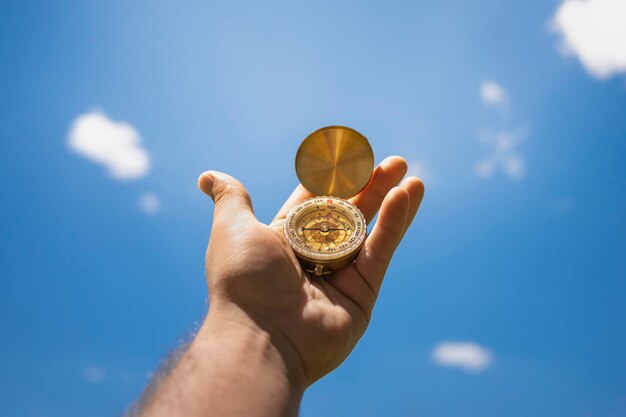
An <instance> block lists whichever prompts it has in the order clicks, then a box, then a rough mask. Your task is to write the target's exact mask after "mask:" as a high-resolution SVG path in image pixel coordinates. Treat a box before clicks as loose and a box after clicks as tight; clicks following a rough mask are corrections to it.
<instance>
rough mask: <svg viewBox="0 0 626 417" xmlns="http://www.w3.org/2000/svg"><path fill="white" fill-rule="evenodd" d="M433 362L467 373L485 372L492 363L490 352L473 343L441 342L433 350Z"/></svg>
mask: <svg viewBox="0 0 626 417" xmlns="http://www.w3.org/2000/svg"><path fill="white" fill-rule="evenodd" d="M431 356H432V359H433V361H435V362H436V363H438V364H439V365H442V366H450V367H455V368H461V369H463V370H465V371H467V372H480V371H483V370H485V369H486V368H487V367H488V366H489V365H491V362H492V356H491V352H490V351H489V350H488V349H486V348H485V347H483V346H481V345H479V344H477V343H474V342H441V343H439V344H438V345H437V346H435V348H434V349H433V352H432V354H431Z"/></svg>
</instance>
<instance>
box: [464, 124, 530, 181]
mask: <svg viewBox="0 0 626 417" xmlns="http://www.w3.org/2000/svg"><path fill="white" fill-rule="evenodd" d="M525 137H526V133H525V132H524V131H523V130H517V131H506V130H505V131H496V132H494V131H490V130H483V131H481V132H480V133H479V135H478V141H479V142H481V143H483V144H485V145H486V146H488V147H489V148H490V149H489V152H488V153H487V155H486V156H485V157H484V158H483V159H481V160H480V161H478V162H477V163H476V164H474V167H473V171H474V175H476V176H477V177H479V178H490V177H493V176H494V175H495V174H496V173H497V172H501V173H502V174H504V175H506V176H507V177H509V178H512V179H515V180H521V179H522V178H524V175H525V174H526V165H525V161H524V157H523V156H522V154H521V152H520V151H519V146H520V144H521V143H522V142H523V141H524V139H525Z"/></svg>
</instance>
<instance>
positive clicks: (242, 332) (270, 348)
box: [194, 306, 307, 396]
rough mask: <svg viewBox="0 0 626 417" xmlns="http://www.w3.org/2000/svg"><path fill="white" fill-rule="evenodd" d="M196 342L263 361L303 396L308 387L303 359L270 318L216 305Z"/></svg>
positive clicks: (210, 311)
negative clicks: (252, 315)
mask: <svg viewBox="0 0 626 417" xmlns="http://www.w3.org/2000/svg"><path fill="white" fill-rule="evenodd" d="M194 343H202V344H205V343H206V344H209V345H212V346H213V348H214V349H215V348H217V349H229V350H234V351H235V352H238V355H243V356H245V357H247V358H248V359H249V360H254V361H256V362H260V363H262V364H263V366H265V367H268V368H271V370H273V371H275V372H272V373H277V374H279V375H281V376H282V377H283V378H284V379H286V380H287V381H288V382H289V385H290V387H291V389H292V391H293V392H294V393H295V394H297V395H299V396H302V393H303V392H304V390H305V389H306V387H307V383H306V381H307V379H306V374H305V370H304V366H303V362H302V359H301V358H300V355H299V354H298V352H297V351H296V350H295V348H294V346H293V345H292V344H291V342H290V341H289V340H287V338H286V337H285V336H284V335H283V334H282V333H281V332H280V331H279V329H278V328H276V327H275V326H273V325H271V324H269V323H268V322H267V321H266V320H263V319H260V318H252V317H251V316H250V315H249V314H247V313H246V312H244V311H242V310H241V309H239V308H238V307H234V306H219V307H216V306H212V307H211V308H210V309H209V314H208V315H207V317H206V318H205V320H204V322H203V324H202V326H201V328H200V331H199V332H198V335H197V336H196V339H195V341H194ZM238 355H237V356H238Z"/></svg>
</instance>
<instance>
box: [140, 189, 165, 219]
mask: <svg viewBox="0 0 626 417" xmlns="http://www.w3.org/2000/svg"><path fill="white" fill-rule="evenodd" d="M139 208H140V209H141V210H142V211H143V212H144V213H148V214H155V213H157V212H158V211H159V210H160V209H161V201H160V200H159V198H158V197H157V196H156V195H154V194H152V193H144V194H142V195H141V196H140V197H139Z"/></svg>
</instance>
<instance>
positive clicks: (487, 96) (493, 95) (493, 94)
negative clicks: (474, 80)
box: [480, 80, 506, 106]
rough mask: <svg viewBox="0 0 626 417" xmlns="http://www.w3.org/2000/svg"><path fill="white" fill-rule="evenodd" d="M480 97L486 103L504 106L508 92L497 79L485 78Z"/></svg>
mask: <svg viewBox="0 0 626 417" xmlns="http://www.w3.org/2000/svg"><path fill="white" fill-rule="evenodd" d="M480 98H481V99H482V101H483V103H485V104H488V105H495V106H502V105H504V104H505V102H506V92H505V91H504V88H502V86H501V85H500V84H498V83H496V82H495V81H493V80H485V81H483V82H482V84H481V85H480Z"/></svg>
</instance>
